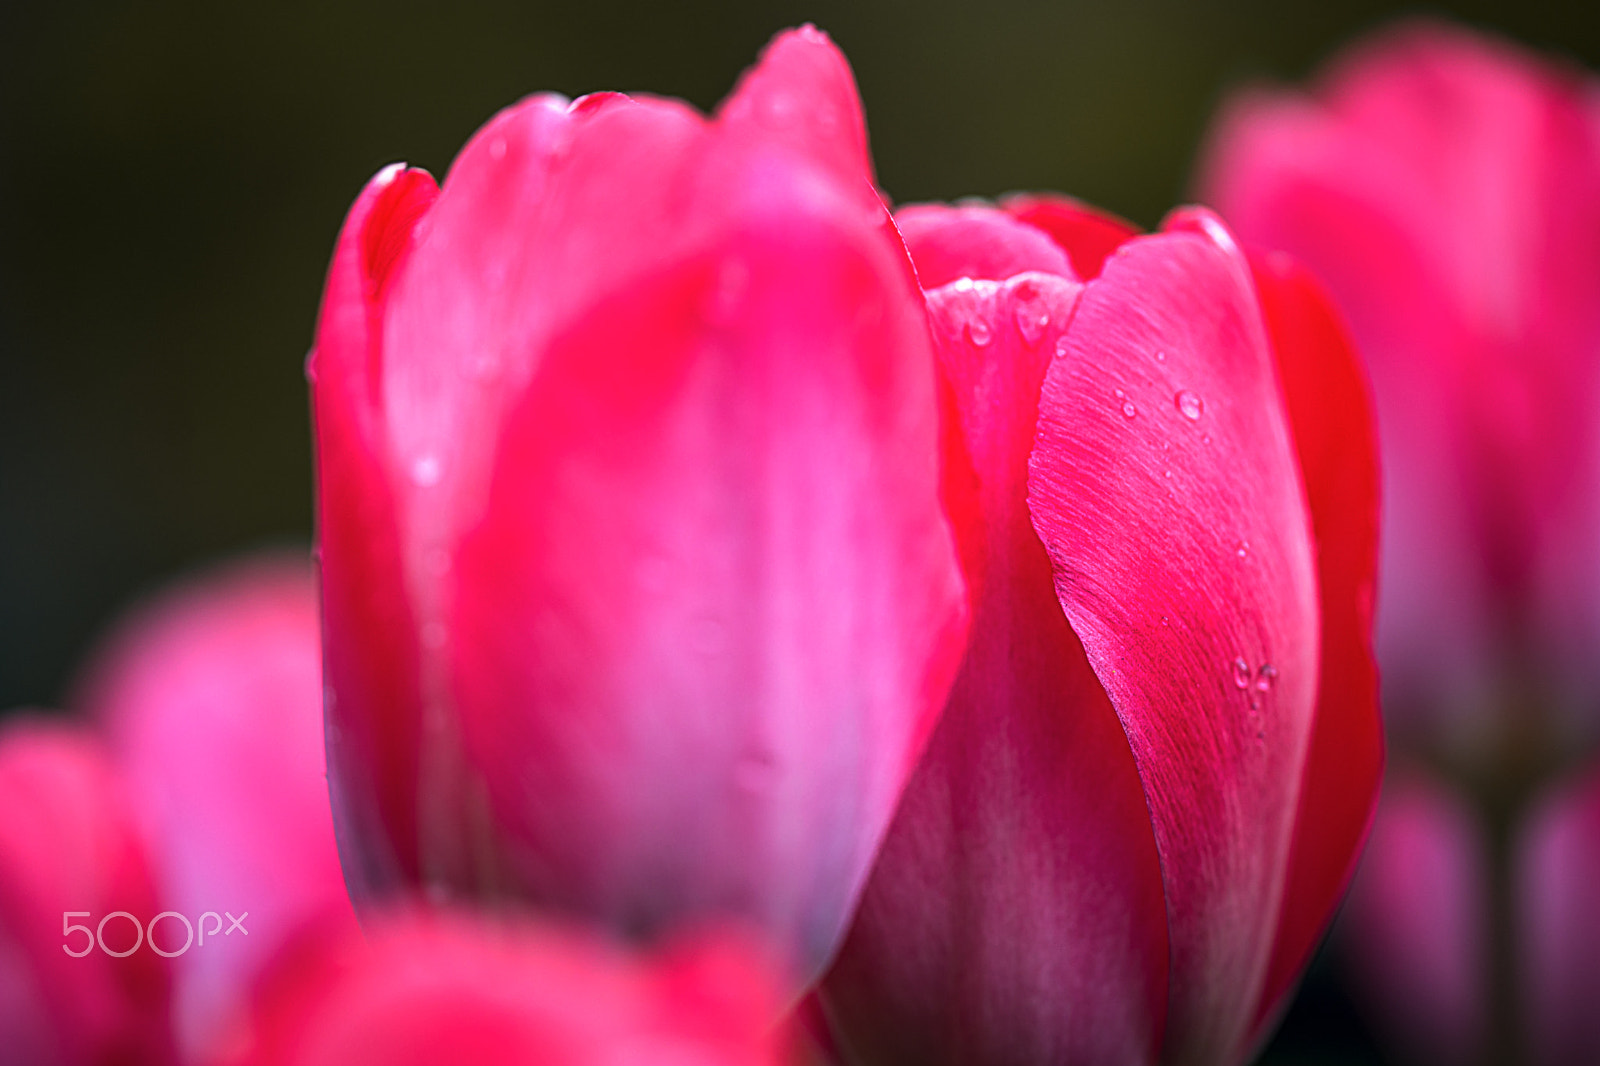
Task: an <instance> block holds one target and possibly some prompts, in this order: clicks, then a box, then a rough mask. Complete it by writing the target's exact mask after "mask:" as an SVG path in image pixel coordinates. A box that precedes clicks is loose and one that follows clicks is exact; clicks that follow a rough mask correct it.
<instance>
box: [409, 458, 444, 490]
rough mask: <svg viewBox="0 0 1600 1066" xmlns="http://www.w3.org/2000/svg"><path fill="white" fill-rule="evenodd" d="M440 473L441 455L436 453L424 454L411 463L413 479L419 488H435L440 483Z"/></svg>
mask: <svg viewBox="0 0 1600 1066" xmlns="http://www.w3.org/2000/svg"><path fill="white" fill-rule="evenodd" d="M440 473H441V470H440V468H439V457H438V456H436V455H424V456H422V457H421V458H420V459H418V460H417V461H416V462H414V463H412V464H411V480H412V481H414V482H416V483H417V486H418V487H419V488H424V489H431V488H433V486H435V485H437V484H438V483H439V475H440Z"/></svg>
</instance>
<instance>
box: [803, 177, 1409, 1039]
mask: <svg viewBox="0 0 1600 1066" xmlns="http://www.w3.org/2000/svg"><path fill="white" fill-rule="evenodd" d="M1005 207H1006V210H1005V211H1000V210H995V209H990V208H984V207H963V208H946V207H937V206H934V207H913V208H907V209H904V210H902V211H901V212H900V213H899V214H898V215H897V221H898V223H899V225H900V228H901V230H902V232H903V233H904V235H905V238H906V241H907V244H908V246H909V248H910V250H911V253H912V258H913V259H914V260H915V262H916V264H917V268H918V275H919V278H920V280H921V283H922V286H923V288H924V290H925V292H926V297H927V302H928V310H929V314H930V316H931V319H932V323H933V331H934V336H935V344H936V348H937V350H938V354H939V360H940V368H941V370H942V372H943V379H944V384H945V385H946V386H947V387H948V390H949V393H950V394H951V396H952V398H953V406H954V408H955V415H954V418H953V427H952V432H951V433H950V434H949V435H948V439H947V441H946V468H947V470H948V471H950V478H951V482H952V484H951V486H950V487H949V489H948V491H947V497H948V498H949V499H950V500H951V501H952V512H953V514H954V516H955V526H956V531H957V539H958V541H959V543H960V545H961V552H962V557H963V561H964V564H965V566H966V570H967V575H968V581H969V585H970V586H971V588H972V589H973V633H972V638H971V643H970V647H969V649H968V652H967V656H966V659H965V662H964V664H963V667H962V671H961V674H960V676H959V678H958V679H957V681H956V684H955V686H954V689H953V690H952V694H951V697H950V702H949V705H948V706H947V708H946V711H945V715H944V717H943V718H942V719H941V721H940V724H939V726H938V728H937V729H936V731H935V733H934V737H933V739H932V741H931V742H930V745H929V748H928V751H927V753H926V754H925V755H924V757H923V760H922V762H921V763H920V765H919V767H918V769H917V772H916V774H915V775H914V776H913V778H912V781H911V784H910V785H909V786H908V789H907V793H906V796H905V799H904V800H903V801H902V804H901V807H900V809H899V811H898V813H897V814H896V817H895V821H894V823H893V825H892V827H891V829H890V832H889V835H888V837H887V838H886V840H885V843H884V847H883V850H882V852H881V854H880V856H879V859H878V862H877V864H876V865H875V867H874V869H873V872H872V876H871V879H870V880H869V882H868V888H867V891H866V892H865V894H864V896H863V901H862V906H861V909H860V911H859V913H858V915H857V917H856V920H855V923H854V925H853V927H852V929H851V933H850V936H849V937H848V939H847V940H846V943H845V946H844V948H843V950H842V952H841V955H840V958H839V961H838V962H837V964H836V965H835V967H834V968H833V969H832V970H831V971H830V973H829V975H828V978H827V981H826V983H825V985H824V990H823V995H824V998H825V1001H826V1005H827V1008H828V1010H829V1012H830V1014H831V1016H832V1018H833V1020H834V1021H835V1023H836V1024H837V1026H838V1028H839V1030H840V1031H841V1034H842V1037H843V1041H844V1043H846V1044H847V1045H849V1046H850V1047H851V1049H852V1050H853V1051H854V1052H855V1053H858V1054H860V1055H861V1056H862V1058H863V1059H864V1060H865V1061H872V1062H905V1063H919V1064H920V1063H934V1062H985V1063H1040V1062H1071V1063H1094V1062H1105V1063H1121V1064H1127V1063H1139V1062H1154V1061H1157V1060H1158V1059H1159V1060H1160V1061H1167V1062H1197V1063H1226V1062H1236V1061H1240V1060H1242V1059H1243V1058H1244V1057H1245V1055H1246V1054H1247V1053H1248V1052H1249V1051H1250V1049H1251V1048H1252V1046H1253V1045H1254V1044H1255V1043H1256V1042H1257V1041H1259V1039H1260V1038H1261V1036H1262V1034H1263V1033H1264V1032H1265V1031H1267V1029H1269V1028H1270V1023H1271V1022H1272V1021H1273V1020H1274V1018H1275V1012H1276V1011H1277V1010H1278V1009H1279V1006H1280V1004H1281V1002H1282V999H1283V997H1284V994H1285V992H1286V991H1287V990H1288V989H1289V987H1290V986H1291V985H1292V983H1293V981H1294V979H1295V976H1296V975H1297V974H1298V972H1299V970H1300V969H1301V967H1302V966H1303V965H1304V963H1305V960H1306V958H1307V956H1308V955H1309V953H1310V951H1311V949H1312V948H1313V946H1314V945H1315V942H1316V940H1317V939H1318V937H1319V936H1320V935H1321V932H1322V930H1323V928H1324V926H1325V924H1326V922H1327V920H1328V917H1329V915H1330V912H1331V910H1332V908H1333V906H1334V904H1335V903H1336V902H1337V900H1338V897H1339V895H1340V893H1341V892H1342V891H1343V888H1344V885H1345V882H1346V880H1347V879H1348V877H1349V873H1350V869H1351V866H1352V864H1353V862H1354V860H1355V856H1356V854H1357V851H1358V849H1359V846H1360V843H1361V840H1362V838H1363V836H1364V834H1365V832H1366V829H1367V825H1368V822H1369V819H1370V816H1371V810H1372V806H1373V804H1374V802H1375V798H1376V791H1377V784H1378V776H1379V770H1380V766H1381V762H1382V741H1381V727H1380V723H1379V720H1378V714H1377V693H1376V676H1375V673H1374V669H1373V665H1372V660H1371V653H1370V641H1369V631H1370V621H1371V601H1372V591H1373V572H1374V566H1375V562H1376V554H1377V529H1376V522H1377V470H1376V464H1375V454H1374V453H1375V445H1374V442H1373V439H1372V433H1371V425H1370V416H1369V414H1368V408H1367V398H1366V393H1365V383H1364V381H1363V378H1362V375H1361V371H1360V368H1359V366H1358V364H1357V363H1356V361H1355V359H1354V357H1353V355H1352V352H1351V350H1350V347H1349V345H1348V343H1347V341H1346V339H1345V336H1344V333H1343V330H1342V327H1341V326H1340V324H1339V322H1338V319H1337V316H1336V315H1335V313H1334V312H1333V311H1332V309H1331V306H1330V305H1329V303H1328V302H1327V300H1326V299H1325V297H1324V296H1323V294H1322V292H1321V290H1320V289H1319V288H1318V287H1317V286H1316V284H1315V283H1314V282H1313V281H1312V280H1311V279H1310V277H1309V276H1308V275H1307V274H1306V273H1305V272H1304V271H1302V270H1300V269H1299V268H1298V267H1296V266H1295V265H1294V264H1293V263H1291V262H1289V261H1288V260H1287V259H1285V258H1284V257H1282V256H1266V257H1262V258H1259V259H1254V260H1252V259H1250V258H1247V256H1246V255H1245V254H1244V253H1242V252H1241V251H1240V249H1239V248H1238V247H1237V246H1236V245H1235V243H1234V241H1233V238H1232V237H1231V236H1230V235H1229V234H1228V232H1227V230H1226V229H1225V228H1224V227H1223V225H1222V224H1221V223H1220V222H1219V221H1218V220H1217V219H1216V217H1215V216H1213V215H1211V214H1210V213H1209V212H1206V211H1204V210H1196V209H1186V210H1182V211H1179V212H1176V213H1175V214H1174V215H1173V216H1172V217H1171V218H1169V220H1168V221H1167V223H1166V225H1165V227H1164V228H1163V230H1162V231H1161V232H1160V233H1157V234H1153V235H1150V236H1143V237H1139V236H1134V235H1133V232H1132V230H1131V228H1130V227H1128V226H1126V225H1125V224H1121V223H1118V222H1117V221H1115V220H1113V219H1109V218H1107V217H1106V216H1103V215H1100V214H1098V213H1096V212H1094V211H1092V210H1089V209H1087V208H1084V207H1083V206H1081V205H1078V204H1075V203H1073V202H1070V201H1065V200H1062V199H1058V198H1028V199H1019V200H1014V201H1012V202H1010V203H1009V204H1007V205H1005ZM1108 255H1109V258H1108Z"/></svg>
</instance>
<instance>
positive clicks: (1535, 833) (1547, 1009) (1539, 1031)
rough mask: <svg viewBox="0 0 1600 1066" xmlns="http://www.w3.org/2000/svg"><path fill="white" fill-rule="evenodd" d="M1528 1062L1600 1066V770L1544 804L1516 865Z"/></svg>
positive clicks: (1530, 823) (1556, 791) (1530, 824)
mask: <svg viewBox="0 0 1600 1066" xmlns="http://www.w3.org/2000/svg"><path fill="white" fill-rule="evenodd" d="M1517 874H1518V877H1517V889H1518V902H1519V905H1520V911H1519V914H1518V918H1519V923H1518V929H1519V932H1520V946H1521V949H1522V958H1521V974H1520V976H1521V978H1522V980H1521V991H1522V994H1523V995H1522V1003H1523V1012H1524V1016H1525V1028H1526V1031H1527V1049H1528V1052H1529V1057H1528V1060H1527V1061H1528V1062H1530V1063H1534V1064H1536V1066H1581V1064H1584V1063H1594V1062H1600V1014H1596V1011H1595V1005H1596V1004H1597V1003H1600V905H1597V903H1596V896H1595V891H1596V886H1600V767H1591V768H1590V770H1589V771H1588V772H1587V774H1586V775H1585V777H1584V778H1582V779H1581V780H1579V781H1577V782H1570V783H1563V784H1561V785H1559V786H1557V787H1556V788H1555V789H1553V790H1552V791H1551V793H1550V794H1549V795H1546V796H1544V797H1543V798H1542V801H1541V802H1540V803H1539V805H1538V807H1537V808H1536V809H1535V811H1534V813H1533V815H1532V816H1531V817H1530V818H1529V819H1528V822H1527V824H1526V826H1525V827H1524V829H1523V833H1522V840H1521V847H1520V848H1519V854H1518V857H1517Z"/></svg>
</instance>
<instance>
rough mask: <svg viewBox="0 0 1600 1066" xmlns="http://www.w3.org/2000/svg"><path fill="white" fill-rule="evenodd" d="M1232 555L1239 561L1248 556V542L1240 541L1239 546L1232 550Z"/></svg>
mask: <svg viewBox="0 0 1600 1066" xmlns="http://www.w3.org/2000/svg"><path fill="white" fill-rule="evenodd" d="M1233 554H1235V555H1237V556H1238V557H1239V558H1241V559H1243V558H1244V557H1245V556H1247V555H1249V554H1250V542H1249V541H1246V540H1241V541H1240V542H1239V546H1238V547H1237V548H1235V549H1233Z"/></svg>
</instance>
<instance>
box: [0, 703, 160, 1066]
mask: <svg viewBox="0 0 1600 1066" xmlns="http://www.w3.org/2000/svg"><path fill="white" fill-rule="evenodd" d="M159 909H160V908H159V905H158V904H157V903H156V897H155V893H154V891H153V889H152V887H151V884H150V877H149V870H148V866H147V863H146V860H145V856H144V852H143V849H142V847H141V845H140V839H139V832H138V828H137V826H136V825H135V823H134V819H133V818H132V816H131V815H130V813H129V807H128V804H127V796H126V795H125V794H124V792H123V790H122V787H121V782H120V781H119V780H118V779H117V777H116V773H115V771H114V769H113V767H112V765H111V762H110V760H109V759H108V758H107V757H106V754H105V752H104V751H103V750H102V748H101V746H100V744H99V743H98V742H97V741H96V739H95V738H94V737H93V736H92V735H90V734H89V733H88V732H87V731H86V730H80V729H78V728H76V727H73V726H68V725H64V724H62V723H60V722H51V721H46V720H43V719H34V718H31V717H26V718H13V719H11V720H10V721H7V722H5V723H4V725H3V727H0V1054H3V1055H4V1057H5V1059H6V1061H8V1062H41V1063H61V1064H63V1066H96V1064H100V1063H111V1062H117V1063H139V1064H149V1066H162V1064H164V1063H170V1062H175V1061H176V1058H175V1056H174V1052H173V1047H172V1037H171V1033H170V1029H169V1023H168V1002H167V996H168V984H167V980H168V975H167V968H166V965H165V960H164V959H162V958H160V957H159V956H157V955H156V954H154V953H153V952H151V951H148V950H142V949H141V950H138V951H133V952H129V953H127V954H125V955H123V956H122V957H114V956H112V955H110V954H108V953H107V951H105V950H102V948H101V944H100V943H99V942H98V941H95V940H94V939H93V938H94V935H95V931H96V930H100V932H101V934H102V936H103V939H104V944H105V946H106V947H107V948H108V949H109V950H111V951H122V950H123V949H124V948H126V947H127V946H129V945H130V944H133V943H135V934H134V931H133V929H132V925H133V923H134V922H137V923H139V924H140V926H141V928H140V931H139V933H138V934H137V936H138V942H140V943H142V942H143V940H144V931H143V925H144V923H146V922H148V921H149V920H150V919H151V918H153V917H154V916H155V915H156V914H157V913H158V911H159ZM118 911H121V912H123V913H124V914H126V915H131V916H132V921H131V922H130V921H129V919H128V918H126V917H114V918H110V919H107V918H106V915H108V914H113V913H114V912H118ZM67 912H71V913H67ZM83 912H87V913H83ZM102 922H103V923H104V924H103V928H102ZM67 924H72V925H76V926H79V927H84V926H87V929H86V930H85V929H82V928H80V929H76V930H72V931H70V932H67V931H66V930H65V927H66V925H67ZM86 948H87V949H88V950H85V949H86ZM75 955H76V956H77V957H74V956H75Z"/></svg>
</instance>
